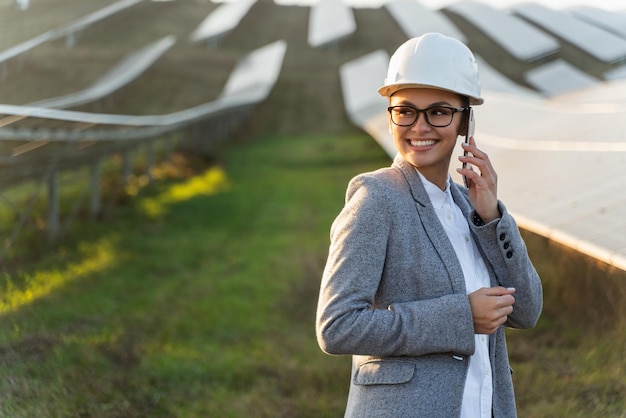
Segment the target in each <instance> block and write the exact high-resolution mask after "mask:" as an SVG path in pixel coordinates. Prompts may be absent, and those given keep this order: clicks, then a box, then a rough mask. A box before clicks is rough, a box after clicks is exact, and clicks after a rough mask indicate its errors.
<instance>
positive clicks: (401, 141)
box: [389, 88, 465, 189]
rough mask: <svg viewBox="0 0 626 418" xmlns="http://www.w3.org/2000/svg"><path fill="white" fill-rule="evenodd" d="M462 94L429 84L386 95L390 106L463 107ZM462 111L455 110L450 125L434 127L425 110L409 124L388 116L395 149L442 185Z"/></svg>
mask: <svg viewBox="0 0 626 418" xmlns="http://www.w3.org/2000/svg"><path fill="white" fill-rule="evenodd" d="M462 102H463V100H462V98H461V96H459V95H458V94H455V93H451V92H447V91H444V90H438V89H429V88H409V89H403V90H399V91H397V92H396V93H395V94H394V95H393V96H391V97H390V98H389V106H403V105H406V106H412V107H415V108H418V109H426V108H429V107H433V106H449V107H453V108H460V107H464V105H463V103H462ZM464 114H465V113H462V112H458V113H454V116H453V118H452V123H450V125H448V126H445V127H442V128H436V127H433V126H431V125H429V124H428V123H427V122H426V118H425V115H424V113H420V114H419V116H418V119H417V121H416V122H415V123H414V124H413V125H411V126H398V125H395V124H394V123H393V122H392V121H391V117H390V118H389V126H390V129H391V133H392V135H393V141H394V143H395V145H396V148H397V149H398V152H399V153H400V154H401V155H402V156H403V157H404V158H405V159H406V160H407V161H408V162H410V163H411V164H413V165H414V166H415V167H417V169H418V170H419V171H420V172H421V173H422V174H423V175H424V177H426V178H427V179H428V180H429V181H430V182H432V183H434V184H436V185H437V186H439V187H440V188H442V189H444V188H445V182H446V181H447V179H448V169H449V166H450V159H451V157H452V151H453V149H454V146H455V144H456V139H457V136H458V134H459V130H460V128H461V127H462V125H463V117H464Z"/></svg>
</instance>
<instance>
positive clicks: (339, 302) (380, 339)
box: [316, 175, 474, 357]
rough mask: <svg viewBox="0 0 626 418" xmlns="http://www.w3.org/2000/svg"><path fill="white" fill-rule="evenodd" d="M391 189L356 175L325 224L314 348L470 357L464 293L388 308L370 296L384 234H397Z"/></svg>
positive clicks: (380, 269)
mask: <svg viewBox="0 0 626 418" xmlns="http://www.w3.org/2000/svg"><path fill="white" fill-rule="evenodd" d="M391 193H392V192H391V191H390V187H389V185H388V184H385V183H384V182H382V181H381V180H380V179H378V178H373V177H368V176H363V175H362V176H359V177H356V178H355V179H353V180H352V181H351V182H350V184H349V186H348V190H347V193H346V203H345V206H344V208H343V210H342V211H341V212H340V214H339V215H338V216H337V218H336V219H335V221H334V222H333V225H332V227H331V243H330V248H329V254H328V260H327V263H326V267H325V269H324V273H323V276H322V283H321V288H320V294H319V300H318V306H317V317H316V333H317V338H318V342H319V345H320V347H321V348H322V350H323V351H325V352H326V353H329V354H354V355H368V356H380V357H386V356H419V355H424V354H431V353H457V354H462V355H470V354H472V353H473V351H474V333H473V321H472V314H471V309H470V306H469V300H468V297H467V295H465V294H447V295H444V296H442V297H438V298H434V299H426V300H419V301H418V300H415V301H403V302H402V303H389V304H388V306H380V303H379V302H378V301H377V300H376V296H377V290H378V288H379V286H380V284H381V277H383V274H388V272H387V271H385V269H386V262H387V261H388V257H389V255H388V254H387V248H388V243H389V239H390V234H392V233H394V231H395V233H397V232H398V231H397V230H394V228H397V226H396V225H394V219H395V218H394V217H393V215H392V213H393V211H394V210H397V208H396V207H395V206H397V196H392V195H391ZM404 227H406V225H404ZM405 233H406V231H405ZM417 274H419V272H418V273H417ZM391 279H392V280H393V277H392V278H391Z"/></svg>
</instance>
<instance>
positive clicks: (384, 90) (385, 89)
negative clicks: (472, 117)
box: [378, 83, 485, 106]
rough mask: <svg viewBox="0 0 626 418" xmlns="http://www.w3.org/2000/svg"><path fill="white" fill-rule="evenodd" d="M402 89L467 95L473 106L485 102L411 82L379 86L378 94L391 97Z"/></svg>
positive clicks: (479, 98)
mask: <svg viewBox="0 0 626 418" xmlns="http://www.w3.org/2000/svg"><path fill="white" fill-rule="evenodd" d="M404 89H435V90H443V91H448V92H450V93H455V94H458V95H461V96H466V97H468V98H469V103H470V105H474V106H478V105H481V104H483V103H484V102H485V100H484V99H483V98H482V97H475V96H470V95H469V94H463V93H460V92H458V91H454V90H450V89H443V88H441V87H438V86H431V85H428V84H411V83H406V84H404V83H403V84H391V85H387V86H382V87H381V88H379V89H378V94H380V95H381V96H383V97H391V96H392V95H393V94H394V93H396V92H398V91H400V90H404Z"/></svg>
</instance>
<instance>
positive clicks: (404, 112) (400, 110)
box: [394, 107, 415, 116]
mask: <svg viewBox="0 0 626 418" xmlns="http://www.w3.org/2000/svg"><path fill="white" fill-rule="evenodd" d="M394 110H395V111H396V113H397V114H398V115H400V116H413V115H415V110H413V109H411V108H410V107H396V108H394Z"/></svg>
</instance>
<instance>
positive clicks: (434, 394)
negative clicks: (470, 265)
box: [316, 155, 542, 418]
mask: <svg viewBox="0 0 626 418" xmlns="http://www.w3.org/2000/svg"><path fill="white" fill-rule="evenodd" d="M451 192H452V197H453V199H454V201H455V202H456V204H457V205H458V206H459V207H460V208H461V211H462V212H463V214H464V215H465V216H466V217H467V219H468V223H469V226H470V231H471V233H472V235H473V237H474V240H475V241H476V243H477V245H478V248H479V250H480V251H481V252H482V254H483V257H484V259H485V262H486V264H487V268H488V269H489V272H490V276H491V284H492V286H499V285H500V286H504V287H515V288H516V292H515V294H514V297H515V304H514V305H513V313H512V314H511V315H510V316H509V318H508V322H507V323H506V324H505V325H506V326H508V327H513V328H531V327H533V326H534V325H535V324H536V322H537V320H538V319H539V315H540V312H541V308H542V287H541V281H540V279H539V276H538V275H537V272H536V271H535V268H534V267H533V265H532V263H531V261H530V259H529V258H528V254H527V251H526V246H525V244H524V242H523V240H522V237H521V236H520V233H519V230H518V228H517V225H516V223H515V221H514V219H513V218H512V217H511V215H510V214H509V213H508V212H507V210H506V208H505V207H504V205H502V204H501V203H499V209H500V213H501V214H502V216H501V218H500V219H499V220H494V221H492V222H490V223H489V224H487V225H482V226H476V225H475V224H474V223H473V222H472V221H471V220H472V219H473V216H474V214H475V212H474V210H473V208H472V207H471V205H470V202H469V198H468V195H467V189H465V188H463V187H462V186H459V185H457V184H453V185H452V186H451ZM316 331H317V338H318V342H319V345H320V347H321V348H322V350H323V351H325V352H326V353H329V354H350V355H353V357H352V376H351V377H352V378H351V383H350V392H349V396H348V403H347V409H346V414H345V416H346V417H359V418H366V417H367V418H369V417H385V418H387V417H402V418H407V417H425V418H433V417H435V418H438V417H442V418H450V417H458V416H459V415H460V410H461V402H462V396H463V388H464V384H465V378H466V375H467V369H468V364H469V356H470V355H471V354H472V353H473V352H474V325H473V320H472V313H471V309H470V305H469V299H468V296H467V295H466V290H465V281H464V279H463V271H462V269H461V265H460V263H459V261H458V259H457V258H456V254H455V252H454V249H453V248H452V244H451V243H450V241H449V240H448V238H447V235H446V232H445V231H444V229H443V226H442V225H441V223H440V222H439V219H438V218H437V215H436V214H435V211H434V209H433V207H432V205H431V203H430V199H429V197H428V194H427V193H426V190H425V189H424V187H423V185H422V182H421V180H420V178H419V176H418V174H417V173H416V171H415V168H414V167H413V166H412V165H411V164H410V163H408V162H407V161H406V160H404V159H403V158H402V157H401V156H400V155H398V156H397V157H396V158H395V160H394V162H393V165H392V166H391V167H387V168H382V169H380V170H377V171H375V172H371V173H365V174H361V175H359V176H357V177H355V178H354V179H352V180H351V181H350V184H349V185H348V189H347V192H346V201H345V206H344V208H343V209H342V211H341V213H340V214H339V215H338V217H337V218H336V219H335V221H334V222H333V225H332V227H331V244H330V248H329V254H328V260H327V263H326V267H325V269H324V274H323V277H322V283H321V289H320V295H319V301H318V307H317V318H316ZM489 352H490V357H491V364H492V370H493V388H494V389H493V416H494V417H495V418H500V417H515V416H516V411H515V398H514V394H513V384H512V380H511V370H510V368H509V360H508V354H507V349H506V341H505V336H504V330H503V328H502V327H501V328H500V329H499V330H498V331H497V332H495V333H494V334H492V335H490V337H489Z"/></svg>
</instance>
